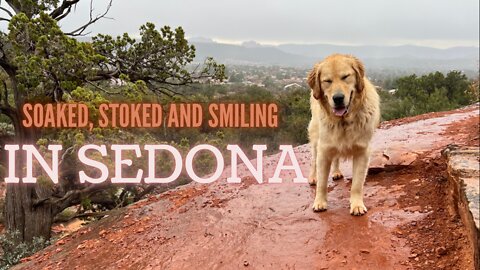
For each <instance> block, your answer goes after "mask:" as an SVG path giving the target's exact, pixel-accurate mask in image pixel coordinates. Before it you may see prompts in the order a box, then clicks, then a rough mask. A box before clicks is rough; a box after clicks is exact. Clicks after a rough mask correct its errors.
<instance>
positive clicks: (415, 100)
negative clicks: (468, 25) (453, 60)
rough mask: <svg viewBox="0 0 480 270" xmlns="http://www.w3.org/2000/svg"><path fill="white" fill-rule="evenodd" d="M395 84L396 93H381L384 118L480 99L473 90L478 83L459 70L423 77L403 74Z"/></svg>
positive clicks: (449, 107)
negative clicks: (471, 80)
mask: <svg viewBox="0 0 480 270" xmlns="http://www.w3.org/2000/svg"><path fill="white" fill-rule="evenodd" d="M395 85H397V92H396V93H395V94H393V95H392V94H389V93H386V92H381V93H380V96H381V98H382V118H383V120H391V119H397V118H402V117H408V116H414V115H419V114H423V113H428V112H438V111H446V110H452V109H455V108H459V107H463V106H466V105H468V104H471V103H474V102H475V101H476V100H477V99H478V98H476V97H475V94H472V93H474V92H475V91H474V90H475V89H473V91H472V85H474V84H472V83H471V82H469V80H468V79H467V77H466V76H465V74H463V73H461V72H459V71H450V72H449V73H448V74H447V75H446V76H444V75H443V74H442V73H440V72H438V71H437V72H434V73H430V74H427V75H424V76H421V77H417V76H416V75H411V76H406V77H401V78H398V79H397V80H396V81H395Z"/></svg>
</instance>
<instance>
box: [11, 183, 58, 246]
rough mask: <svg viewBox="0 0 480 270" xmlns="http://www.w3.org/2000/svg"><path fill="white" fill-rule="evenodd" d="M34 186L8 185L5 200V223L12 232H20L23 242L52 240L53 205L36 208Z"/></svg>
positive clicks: (42, 205)
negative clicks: (36, 238)
mask: <svg viewBox="0 0 480 270" xmlns="http://www.w3.org/2000/svg"><path fill="white" fill-rule="evenodd" d="M34 194H35V187H34V186H33V184H23V183H20V184H8V185H7V194H6V200H5V222H6V224H5V225H6V228H7V230H10V231H18V232H19V233H20V239H19V240H21V241H26V242H31V241H32V240H33V237H39V236H41V237H43V238H45V239H49V238H50V232H51V226H52V221H53V218H54V211H52V210H53V209H52V207H51V204H48V203H47V204H39V205H38V206H34V197H35V196H34Z"/></svg>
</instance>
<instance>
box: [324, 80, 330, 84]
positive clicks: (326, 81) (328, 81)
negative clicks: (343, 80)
mask: <svg viewBox="0 0 480 270" xmlns="http://www.w3.org/2000/svg"><path fill="white" fill-rule="evenodd" d="M323 82H324V83H332V80H323Z"/></svg>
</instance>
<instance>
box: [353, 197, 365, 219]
mask: <svg viewBox="0 0 480 270" xmlns="http://www.w3.org/2000/svg"><path fill="white" fill-rule="evenodd" d="M366 213H367V207H365V205H364V204H363V201H361V200H360V201H356V202H352V203H351V204H350V214H351V215H354V216H363V215H364V214H366Z"/></svg>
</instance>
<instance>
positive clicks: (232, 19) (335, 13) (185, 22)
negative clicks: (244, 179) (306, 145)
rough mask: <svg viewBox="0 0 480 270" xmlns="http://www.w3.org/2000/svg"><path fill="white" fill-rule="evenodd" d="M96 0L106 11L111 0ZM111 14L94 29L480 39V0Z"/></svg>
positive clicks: (266, 37)
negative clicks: (166, 28) (143, 26)
mask: <svg viewBox="0 0 480 270" xmlns="http://www.w3.org/2000/svg"><path fill="white" fill-rule="evenodd" d="M93 2H94V6H95V12H96V13H100V12H101V11H102V10H103V9H104V8H105V6H106V3H107V2H108V1H106V0H94V1H93ZM89 3H90V1H87V0H81V1H80V3H79V4H78V6H77V9H76V11H75V14H73V15H72V16H70V17H69V18H68V20H65V21H64V22H63V21H62V25H63V28H64V29H65V30H69V29H73V28H74V26H77V25H79V24H80V23H81V22H83V21H85V20H86V19H87V16H88V8H89ZM108 15H109V16H110V17H112V18H114V19H113V20H102V21H100V22H98V23H97V24H96V25H95V26H93V27H91V29H90V30H91V31H93V32H92V34H95V33H109V34H114V35H116V34H121V33H123V32H128V33H131V34H133V35H135V34H138V27H139V26H140V25H141V24H143V23H145V22H147V21H150V22H153V23H155V24H156V25H157V26H162V25H170V26H172V27H176V26H182V27H183V28H184V30H185V32H186V35H187V36H188V37H208V38H213V39H214V40H216V41H221V42H229V43H239V42H242V41H248V40H256V41H258V42H261V43H266V44H278V43H334V44H353V45H357V44H365V45H402V44H415V45H426V46H433V47H440V48H445V47H452V46H478V45H479V1H478V0H461V1H455V0H388V1H387V0H361V1H359V0H341V1H324V0H235V1H233V0H135V1H133V0H114V1H113V6H112V8H111V10H110V13H109V14H108Z"/></svg>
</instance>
